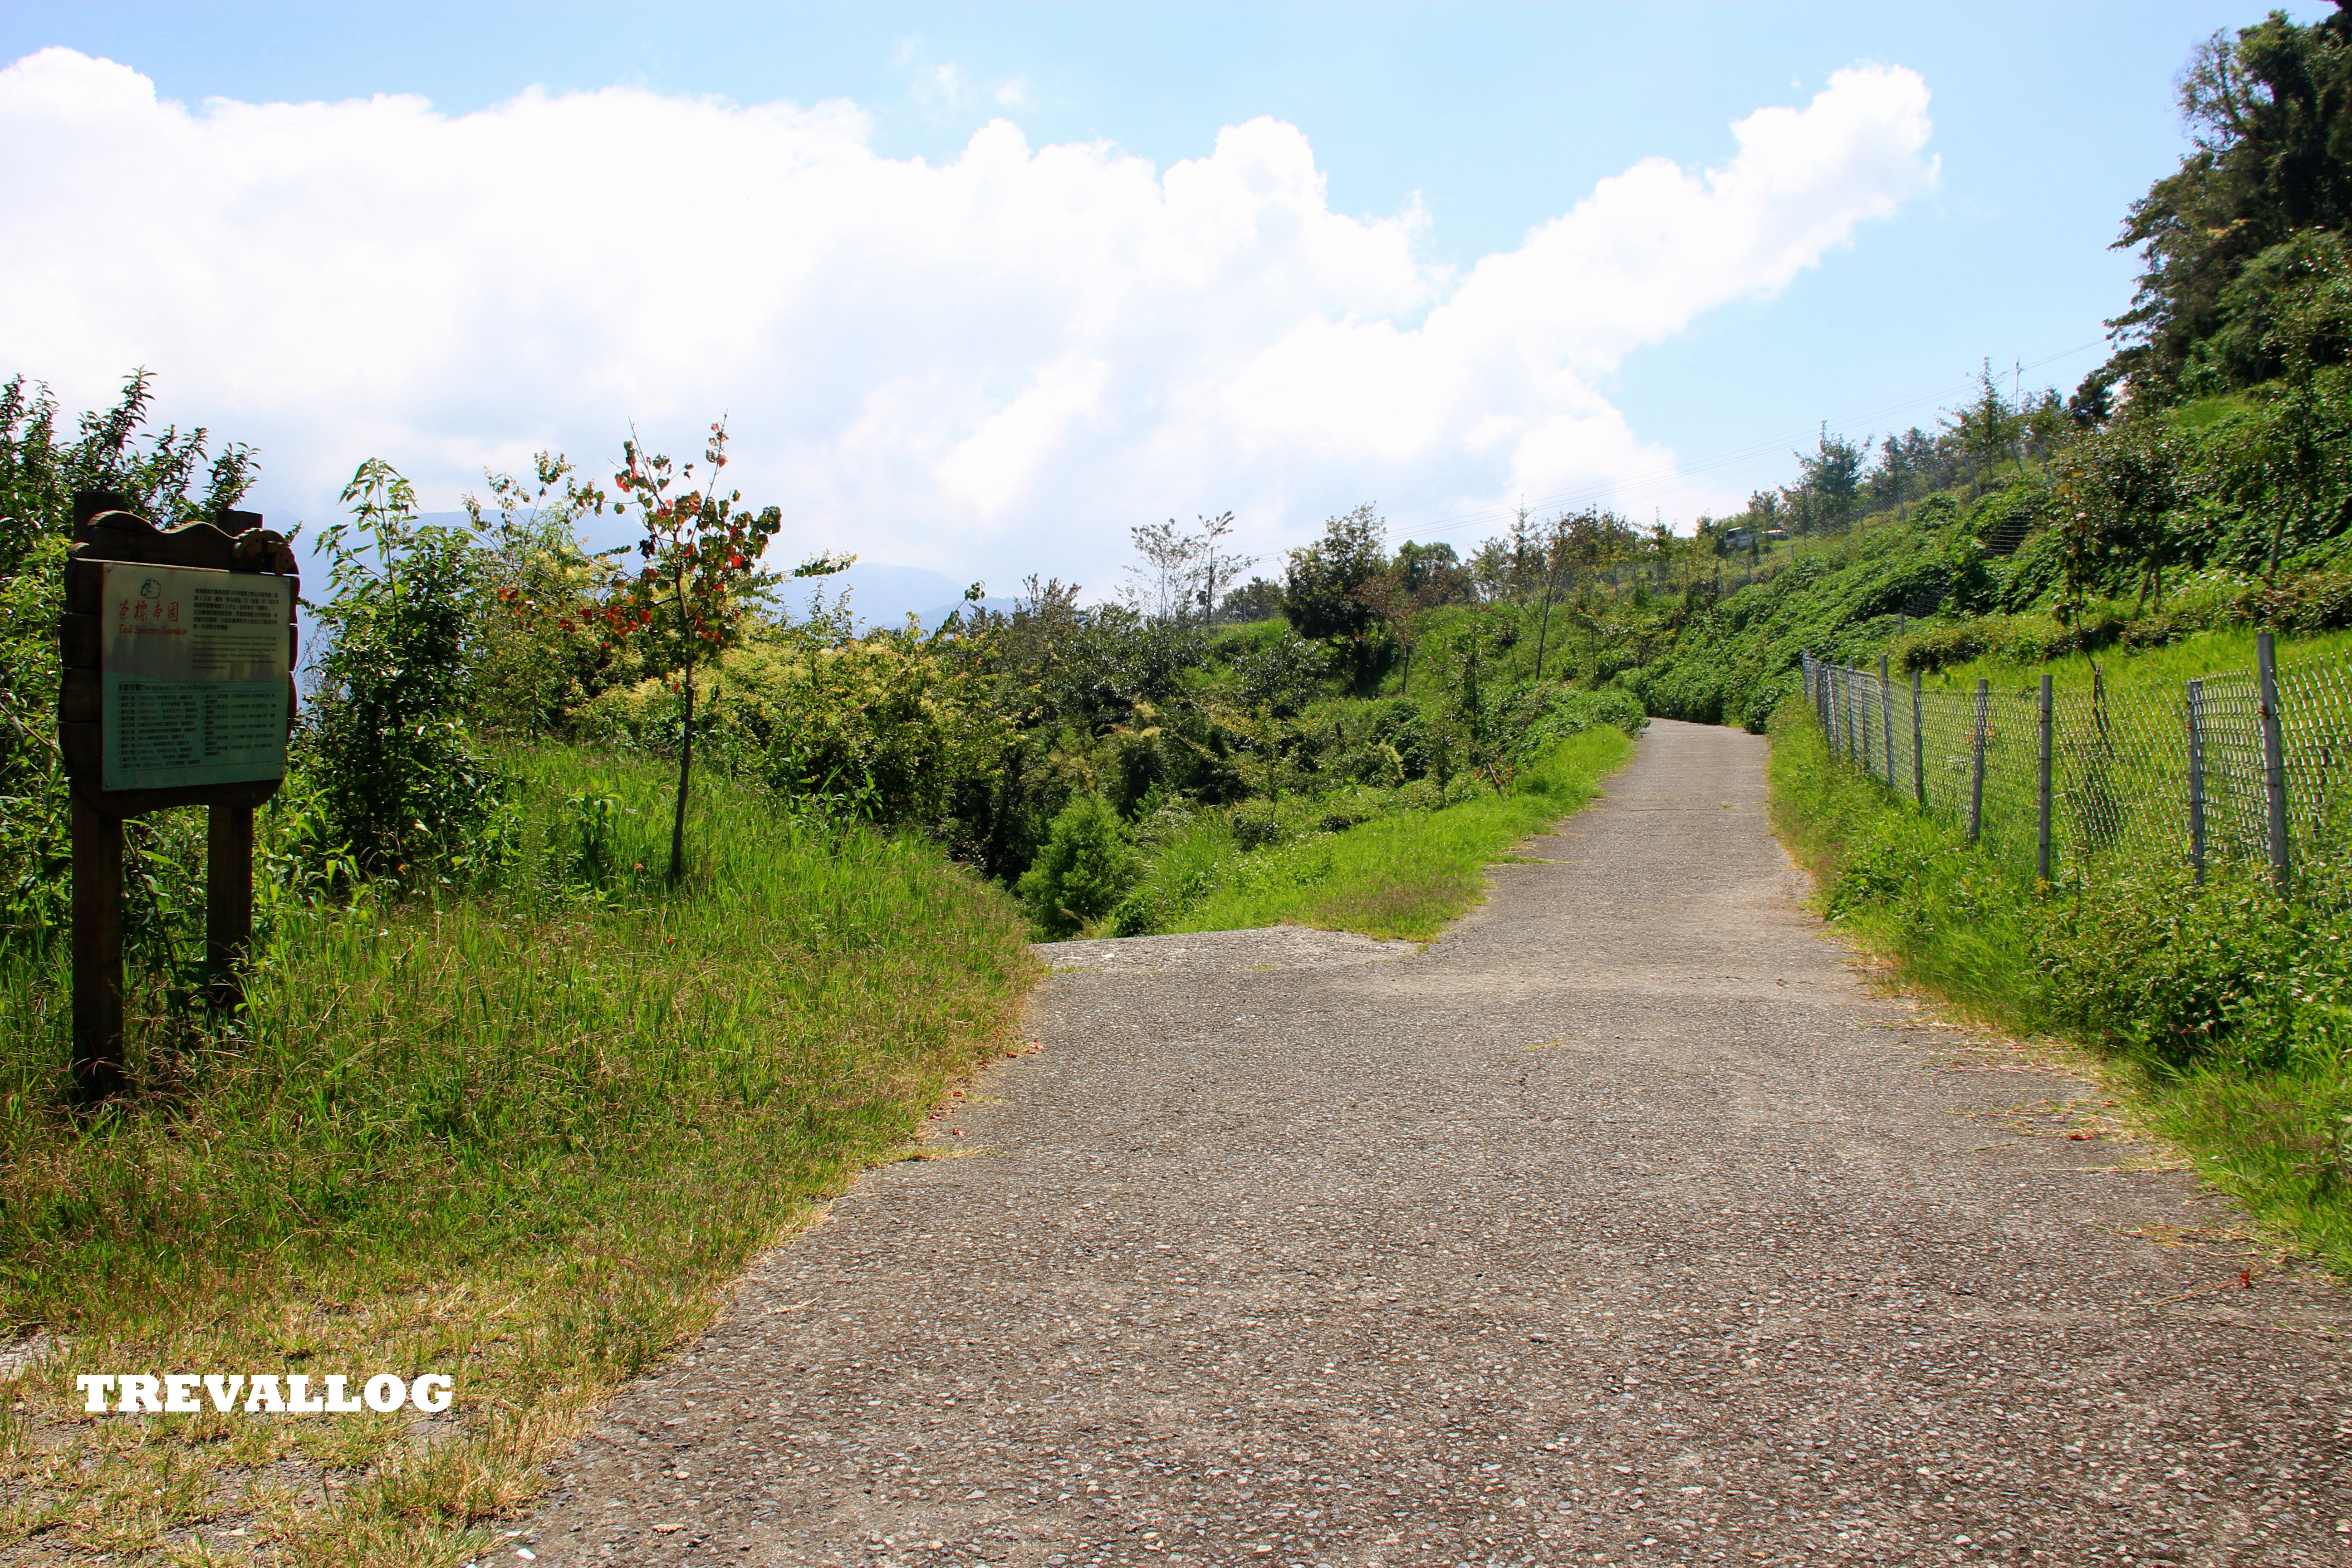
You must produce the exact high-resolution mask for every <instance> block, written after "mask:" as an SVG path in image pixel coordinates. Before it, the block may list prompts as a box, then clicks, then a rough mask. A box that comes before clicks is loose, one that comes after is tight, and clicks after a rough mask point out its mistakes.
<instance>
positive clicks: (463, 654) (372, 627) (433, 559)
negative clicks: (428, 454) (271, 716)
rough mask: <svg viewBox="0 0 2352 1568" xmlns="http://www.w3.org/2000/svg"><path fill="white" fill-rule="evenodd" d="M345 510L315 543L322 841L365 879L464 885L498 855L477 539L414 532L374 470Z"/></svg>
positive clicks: (375, 467) (313, 753)
mask: <svg viewBox="0 0 2352 1568" xmlns="http://www.w3.org/2000/svg"><path fill="white" fill-rule="evenodd" d="M343 500H345V502H346V503H349V504H351V505H352V506H353V508H354V509H355V521H354V522H353V523H352V524H351V525H348V526H337V527H335V528H331V529H329V530H328V531H327V532H326V533H325V535H324V536H323V537H322V538H321V541H320V543H321V546H322V548H323V549H324V550H325V551H326V552H327V556H328V561H329V568H328V578H329V581H330V583H331V584H332V587H333V593H332V595H331V596H330V597H329V598H328V600H327V601H326V603H325V604H323V605H320V607H319V610H318V616H319V622H320V626H321V627H322V628H323V630H324V631H325V634H326V647H325V648H324V650H323V651H322V652H321V653H320V655H319V657H318V658H317V660H316V665H315V668H316V670H317V674H318V683H317V687H316V689H315V690H314V691H313V693H312V695H311V700H310V706H309V711H308V714H307V717H306V721H305V724H304V728H303V731H302V734H301V738H300V745H299V752H298V758H299V770H300V772H301V773H303V774H304V775H306V782H307V783H308V784H310V786H311V787H312V789H313V790H314V791H315V795H316V799H317V801H318V804H319V806H320V809H321V811H322V812H323V814H324V816H325V819H326V834H327V837H328V838H330V839H331V840H333V841H335V842H338V843H340V844H342V845H345V846H348V847H349V849H350V852H351V854H352V857H353V858H355V859H356V861H357V862H358V865H359V867H360V869H361V870H362V872H363V873H364V874H366V875H368V876H394V877H399V878H404V879H416V878H420V877H428V876H429V877H433V878H436V879H445V880H458V881H463V880H467V879H472V878H474V877H477V876H479V875H481V874H482V873H484V872H485V871H488V870H494V869H495V868H497V866H498V863H499V858H500V857H501V853H502V838H501V836H500V835H499V833H497V832H495V831H493V830H492V824H493V820H494V818H495V817H496V816H497V815H498V813H499V805H500V800H501V794H502V791H501V781H500V779H499V773H498V771H497V769H496V768H495V767H493V766H492V765H491V763H490V761H489V759H488V756H487V755H485V754H484V752H482V750H481V748H480V746H479V745H478V742H476V740H475V737H474V733H473V729H472V725H471V724H470V722H469V721H468V716H467V715H468V709H469V707H470V704H471V700H472V697H473V671H474V666H473V658H472V655H473V649H472V648H471V647H468V633H469V632H470V631H471V630H472V629H473V626H474V624H475V620H474V616H475V608H476V605H477V603H478V597H479V592H480V585H481V584H480V578H479V574H478V571H477V556H476V551H475V546H474V542H473V540H472V538H471V537H470V535H468V534H467V531H464V530H462V529H457V528H450V527H444V526H436V525H431V524H421V523H419V522H418V521H416V506H415V495H414V493H413V492H412V491H411V490H410V489H409V487H408V484H407V482H406V481H405V480H404V479H401V477H400V476H399V475H398V474H397V473H395V472H394V471H393V470H392V469H391V468H389V467H388V466H386V465H384V464H383V463H380V462H373V461H371V462H369V463H366V464H363V465H362V466H361V468H360V470H359V472H358V473H357V474H355V475H354V476H353V477H352V482H351V485H350V486H349V487H348V488H347V489H345V490H344V492H343ZM354 536H356V537H357V538H358V539H360V540H362V541H364V542H365V544H366V546H367V547H369V548H362V547H361V546H360V545H357V544H354V543H353V542H352V540H353V537H354Z"/></svg>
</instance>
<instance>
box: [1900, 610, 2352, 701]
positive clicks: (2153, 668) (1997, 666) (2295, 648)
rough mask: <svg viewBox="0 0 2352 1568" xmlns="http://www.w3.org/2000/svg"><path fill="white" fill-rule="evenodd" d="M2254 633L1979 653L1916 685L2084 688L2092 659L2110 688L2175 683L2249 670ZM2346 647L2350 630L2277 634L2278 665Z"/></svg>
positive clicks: (2224, 630) (2336, 653)
mask: <svg viewBox="0 0 2352 1568" xmlns="http://www.w3.org/2000/svg"><path fill="white" fill-rule="evenodd" d="M2255 636H2256V628H2254V627H2252V626H2226V627H2221V628H2217V629H2215V630H2213V631H2205V632H2197V633H2194V634H2192V635H2190V636H2189V637H2183V638H2182V639H2181V640H2180V641H2179V642H2176V643H2171V644H2168V646H2166V647H2156V648H2141V649H2126V648H2121V647H2113V648H2108V649H2105V651H2103V652H2100V653H2095V654H2082V653H2077V654H2070V655H2068V656H2067V657H2065V658H2055V659H2052V660H2051V661H2050V662H2048V663H2047V664H2031V665H2027V664H2011V663H2008V662H2006V661H2003V660H1998V659H1990V658H1979V659H1974V660H1971V661H1970V662H1969V663H1967V664H1961V665H1954V666H1953V667H1951V668H1948V669H1946V670H1943V671H1941V672H1939V673H1937V674H1935V675H1928V676H1925V677H1923V678H1922V679H1921V684H1922V685H1923V686H1925V687H1927V688H1928V689H1939V688H1942V689H1950V690H1954V691H1973V690H1974V689H1976V684H1977V681H1978V679H1979V678H1981V679H1986V680H1989V681H1990V682H1991V683H1992V689H1994V690H1995V691H2011V692H2016V693H2018V694H2020V695H2023V694H2027V693H2030V692H2033V691H2037V690H2039V689H2041V681H2042V676H2043V675H2045V674H2047V675H2048V676H2049V677H2050V678H2051V685H2052V686H2053V687H2055V688H2057V689H2060V690H2073V689H2082V690H2088V689H2090V685H2091V667H2092V666H2093V665H2097V666H2098V667H2099V668H2100V670H2101V671H2102V672H2103V673H2104V674H2105V679H2106V681H2107V683H2108V684H2109V686H2111V687H2112V686H2114V685H2116V683H2118V682H2125V683H2140V682H2150V681H2168V682H2172V683H2174V684H2176V685H2177V684H2178V683H2179V682H2180V681H2183V680H2189V679H2195V678H2199V677H2202V676H2208V675H2225V674H2229V673H2231V672H2232V671H2237V670H2249V671H2250V670H2252V668H2254V637H2255ZM2347 652H2352V632H2318V633H2314V634H2311V635H2309V636H2304V637H2288V636H2285V635H2284V634H2282V635H2281V636H2280V637H2279V639H2278V659H2279V663H2280V665H2281V666H2282V667H2284V666H2287V665H2292V664H2296V663H2300V662H2302V661H2304V660H2306V659H2318V658H2331V657H2340V656H2342V655H2343V654H2345V653H2347Z"/></svg>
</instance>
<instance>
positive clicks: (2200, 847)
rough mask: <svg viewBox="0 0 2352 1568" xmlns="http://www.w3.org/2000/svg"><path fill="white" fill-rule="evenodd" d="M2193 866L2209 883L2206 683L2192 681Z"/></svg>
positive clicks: (2202, 881) (2199, 881) (2200, 882)
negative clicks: (2206, 792) (2206, 793)
mask: <svg viewBox="0 0 2352 1568" xmlns="http://www.w3.org/2000/svg"><path fill="white" fill-rule="evenodd" d="M2189 869H2190V870H2191V871H2192V872H2194V873H2195V875H2196V878H2197V885H2198V886H2199V887H2200V888H2201V887H2203V886H2204V885H2205V683H2204V682H2203V681H2201V680H2192V681H2190V682H2189Z"/></svg>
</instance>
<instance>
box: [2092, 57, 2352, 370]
mask: <svg viewBox="0 0 2352 1568" xmlns="http://www.w3.org/2000/svg"><path fill="white" fill-rule="evenodd" d="M2347 26H2352V24H2347V19H2346V17H2345V15H2344V13H2342V12H2341V11H2338V12H2337V13H2336V14H2335V15H2334V16H2329V17H2327V18H2326V20H2324V21H2321V22H2318V23H2315V24H2314V25H2312V26H2303V25H2300V24H2298V23H2295V22H2293V21H2290V20H2288V19H2287V17H2286V16H2285V15H2284V13H2281V12H2273V13H2272V14H2271V15H2270V16H2268V17H2267V18H2265V19H2264V20H2263V21H2261V22H2258V23H2256V24H2255V25H2254V26H2251V27H2244V28H2241V29H2239V31H2238V32H2237V34H2236V36H2235V37H2230V36H2228V35H2225V34H2221V33H2216V34H2215V35H2214V36H2213V37H2211V38H2210V39H2209V40H2207V41H2206V42H2205V43H2203V44H2201V45H2200V46H2199V47H2198V49H2197V51H2196V53H2195V54H2194V55H2193V56H2191V58H2190V59H2189V65H2188V68H2186V69H2185V70H2184V71H2183V72H2182V73H2181V76H2180V78H2179V95H2180V109H2181V112H2182V115H2183V117H2184V118H2185V119H2186V120H2187V121H2189V126H2190V129H2191V133H2192V135H2193V136H2194V138H2195V142H2196V145H2195V148H2194V150H2193V151H2192V152H2190V153H2189V154H2188V155H2187V156H2186V157H2184V158H2183V159H2182V160H2181V162H2180V167H2179V169H2178V170H2177V171H2175V172H2174V173H2173V174H2168V175H2167V176H2165V177H2164V178H2163V179H2160V180H2158V181H2157V182H2156V184H2153V185H2152V186H2150V187H2149V189H2148V192H2147V195H2145V196H2143V197H2141V198H2140V199H2139V200H2138V201H2137V202H2135V203H2133V204H2132V208H2131V213H2130V216H2129V219H2128V221H2126V224H2125V226H2124V232H2123V237H2122V239H2121V240H2120V241H2119V242H2118V244H2119V245H2120V246H2136V247H2138V248H2139V251H2140V256H2141V258H2142V261H2143V263H2144V267H2145V269H2144V270H2143V271H2142V273H2141V274H2140V279H2139V286H2138V291H2137V294H2136V295H2135V297H2134V299H2133V302H2132V309H2131V310H2129V311H2127V312H2126V313H2125V314H2124V315H2123V316H2122V317H2121V318H2120V319H2119V320H2118V321H2116V322H2115V323H2113V324H2114V325H2116V326H2117V327H2118V328H2120V329H2122V330H2123V331H2124V332H2125V333H2126V347H2125V348H2124V349H2123V351H2122V352H2120V353H2117V354H2116V357H2115V358H2114V359H2113V360H2112V361H2110V362H2109V363H2108V364H2107V366H2105V368H2104V369H2102V370H2101V371H2100V372H2098V373H2096V374H2095V378H2094V379H2095V381H2097V382H2098V383H2099V384H2101V385H2102V386H2104V385H2108V384H2113V383H2114V382H2115V381H2116V380H2117V379H2118V378H2119V377H2122V376H2124V375H2129V376H2131V377H2132V378H2133V389H2134V397H2135V400H2137V399H2139V398H2142V397H2149V396H2153V397H2155V398H2156V399H2157V400H2158V401H2159V402H2168V401H2171V400H2172V398H2173V397H2175V396H2177V395H2179V390H2180V388H2181V384H2182V381H2183V373H2184V372H2185V371H2187V370H2189V368H2190V367H2191V366H2193V365H2199V364H2202V365H2204V366H2207V367H2213V368H2218V367H2221V366H2229V367H2231V371H2230V372H2228V373H2225V374H2249V373H2252V374H2259V373H2260V371H2261V370H2262V369H2263V368H2264V367H2265V366H2266V365H2267V364H2268V363H2270V360H2271V355H2270V354H2269V353H2268V352H2267V351H2265V350H2264V349H2263V347H2262V346H2261V340H2262V337H2263V335H2264V334H2263V331H2262V330H2261V325H2260V322H2261V319H2262V317H2263V314H2264V313H2265V311H2266V309H2267V301H2269V300H2273V299H2275V298H2277V297H2278V296H2279V295H2280V294H2282V293H2284V292H2290V291H2292V290H2293V289H2294V288H2295V287H2296V286H2297V285H2298V284H2299V283H2300V282H2302V281H2303V280H2304V277H2303V275H2305V273H2306V272H2307V270H2308V269H2309V267H2310V264H2311V263H2313V262H2316V261H2318V260H2319V258H2320V251H2319V249H2318V248H2317V247H2310V248H2307V249H2306V251H2305V258H2304V259H2303V260H2297V259H2294V258H2283V257H2281V256H2279V255H2278V254H2277V253H2276V252H2274V250H2273V247H2278V246H2280V245H2282V244H2286V243H2289V242H2290V240H2291V237H2294V235H2295V234H2296V233H2297V231H2303V230H2326V231H2329V232H2331V233H2341V232H2342V231H2343V230H2344V229H2345V228H2346V227H2347V223H2352V49H2347ZM2319 270H2320V271H2321V272H2323V273H2324V272H2325V271H2326V268H2325V266H2322V267H2321V268H2319ZM2249 272H2252V273H2253V274H2254V280H2253V282H2252V284H2250V285H2249V287H2248V288H2246V289H2238V290H2236V291H2235V292H2234V293H2233V292H2232V288H2233V285H2236V284H2238V283H2239V282H2240V281H2241V279H2244V278H2246V276H2247V275H2248V274H2249ZM2265 274H2268V275H2269V276H2267V277H2266V276H2265ZM2233 327H2234V328H2236V329H2237V330H2236V331H2234V332H2233V331H2231V329H2232V328H2233ZM2216 339H2218V340H2219V342H2218V343H2217V346H2216V348H2215V349H2214V350H2212V351H2210V352H2209V353H2208V354H2206V355H2205V356H2203V357H2202V358H2201V359H2200V355H2199V353H2198V347H2199V345H2200V343H2204V342H2207V341H2209V340H2216ZM2086 385H2087V384H2086ZM2199 389H2200V390H2210V387H2203V388H2199Z"/></svg>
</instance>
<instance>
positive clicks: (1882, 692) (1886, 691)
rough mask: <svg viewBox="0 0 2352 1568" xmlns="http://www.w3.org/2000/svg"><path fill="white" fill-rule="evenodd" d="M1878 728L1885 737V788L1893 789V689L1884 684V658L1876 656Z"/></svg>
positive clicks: (1881, 655) (1883, 656)
mask: <svg viewBox="0 0 2352 1568" xmlns="http://www.w3.org/2000/svg"><path fill="white" fill-rule="evenodd" d="M1878 727H1879V729H1880V730H1882V731H1885V735H1886V787H1887V788H1888V789H1893V788H1894V787H1895V689H1894V688H1893V687H1891V686H1889V685H1887V684H1886V656H1885V654H1883V653H1882V654H1880V655H1879V656H1878Z"/></svg>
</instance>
